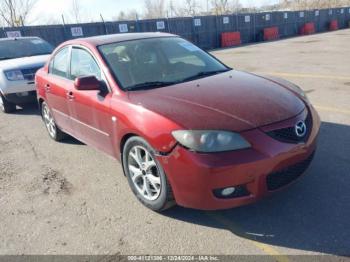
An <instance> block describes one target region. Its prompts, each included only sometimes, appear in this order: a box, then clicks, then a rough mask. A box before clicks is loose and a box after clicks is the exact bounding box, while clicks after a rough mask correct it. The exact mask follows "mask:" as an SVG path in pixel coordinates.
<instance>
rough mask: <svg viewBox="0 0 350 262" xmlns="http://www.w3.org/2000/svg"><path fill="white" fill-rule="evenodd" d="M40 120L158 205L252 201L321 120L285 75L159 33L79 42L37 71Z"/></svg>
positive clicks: (287, 168)
mask: <svg viewBox="0 0 350 262" xmlns="http://www.w3.org/2000/svg"><path fill="white" fill-rule="evenodd" d="M36 83H37V92H38V99H39V105H40V108H41V112H42V118H43V120H44V123H45V126H46V128H47V130H48V133H49V135H50V137H51V138H52V139H54V140H56V141H59V140H61V139H63V138H64V136H65V133H68V134H70V135H72V136H74V137H75V138H77V139H79V140H81V141H83V142H84V143H86V144H88V145H91V146H93V147H95V148H97V149H99V150H101V151H104V152H105V153H107V154H109V155H111V156H113V157H114V158H116V159H118V160H120V161H121V162H122V164H123V169H124V173H125V175H126V177H127V179H128V182H129V185H130V187H131V189H132V191H133V192H134V194H135V195H136V197H137V198H138V199H139V200H140V201H141V202H142V203H143V204H144V205H145V206H147V207H149V208H151V209H152V210H156V211H161V210H164V209H166V208H168V207H170V206H172V205H173V204H174V203H177V204H179V205H181V206H184V207H190V208H198V209H208V210H212V209H224V208H231V207H235V206H239V205H244V204H248V203H252V202H254V201H256V200H258V199H260V198H261V197H263V196H265V195H267V194H269V193H271V192H274V191H276V190H279V189H281V188H283V187H285V186H287V185H289V184H291V183H292V182H294V181H295V180H296V179H297V178H299V177H300V176H301V175H302V174H303V173H304V172H305V171H306V169H307V168H308V166H309V165H310V163H311V161H312V159H313V156H314V153H315V150H316V144H317V136H318V132H319V128H320V119H319V117H318V114H317V112H316V111H315V109H314V108H313V106H312V105H311V104H310V102H309V101H308V99H307V97H306V95H305V93H304V92H303V91H302V90H301V89H300V88H299V87H297V86H295V85H294V84H292V83H289V82H287V81H284V80H281V79H275V78H266V77H260V76H256V75H253V74H250V73H245V72H240V71H237V70H233V69H231V68H228V67H227V66H225V65H224V64H222V63H221V62H219V61H218V60H217V59H215V58H214V57H212V56H210V55H209V54H208V53H206V52H205V51H203V50H201V49H200V48H198V47H197V46H195V45H193V44H192V43H190V42H187V41H186V40H184V39H182V38H180V37H177V36H174V35H170V34H161V33H147V34H119V35H107V36H100V37H92V38H85V39H77V40H72V41H68V42H66V43H63V44H62V45H61V46H59V47H58V48H57V49H56V50H55V52H54V53H53V55H52V57H51V58H50V61H49V63H48V64H47V65H46V66H45V67H44V68H42V69H40V70H39V71H38V73H37V75H36Z"/></svg>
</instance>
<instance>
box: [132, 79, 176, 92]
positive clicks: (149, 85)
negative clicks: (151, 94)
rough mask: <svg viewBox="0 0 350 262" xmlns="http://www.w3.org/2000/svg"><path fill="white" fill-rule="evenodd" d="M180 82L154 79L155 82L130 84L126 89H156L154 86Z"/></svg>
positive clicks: (159, 86) (158, 86)
mask: <svg viewBox="0 0 350 262" xmlns="http://www.w3.org/2000/svg"><path fill="white" fill-rule="evenodd" d="M177 83H178V82H162V81H154V82H145V83H141V84H136V85H133V86H128V87H127V88H126V90H129V91H135V90H147V89H154V88H161V87H165V86H170V85H174V84H177Z"/></svg>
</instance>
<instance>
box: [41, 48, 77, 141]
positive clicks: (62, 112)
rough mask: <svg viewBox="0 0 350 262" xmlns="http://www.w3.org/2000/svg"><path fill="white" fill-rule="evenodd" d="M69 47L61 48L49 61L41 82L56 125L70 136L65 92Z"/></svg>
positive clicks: (67, 76) (69, 82)
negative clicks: (45, 74)
mask: <svg viewBox="0 0 350 262" xmlns="http://www.w3.org/2000/svg"><path fill="white" fill-rule="evenodd" d="M69 60H70V47H63V48H62V49H61V50H59V51H58V52H57V53H56V54H55V56H54V57H53V58H52V59H51V61H50V65H49V74H48V77H47V78H46V79H45V80H44V81H43V84H44V88H45V93H46V100H47V102H48V105H49V107H50V109H51V112H52V113H53V117H54V119H55V122H56V124H57V125H58V126H59V127H60V128H61V129H62V130H64V131H65V132H68V133H70V134H72V131H73V130H72V125H71V123H70V118H69V108H68V101H67V92H68V90H69V86H70V85H71V80H70V79H69Z"/></svg>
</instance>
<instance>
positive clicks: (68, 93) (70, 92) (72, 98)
mask: <svg viewBox="0 0 350 262" xmlns="http://www.w3.org/2000/svg"><path fill="white" fill-rule="evenodd" d="M67 99H68V100H74V93H73V92H72V91H69V92H67Z"/></svg>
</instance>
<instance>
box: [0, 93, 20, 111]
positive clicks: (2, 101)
mask: <svg viewBox="0 0 350 262" xmlns="http://www.w3.org/2000/svg"><path fill="white" fill-rule="evenodd" d="M0 109H1V111H2V112H3V113H5V114H8V113H11V112H14V111H16V105H15V104H13V103H11V102H9V101H7V100H6V98H5V97H4V96H3V95H2V94H1V93H0Z"/></svg>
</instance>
